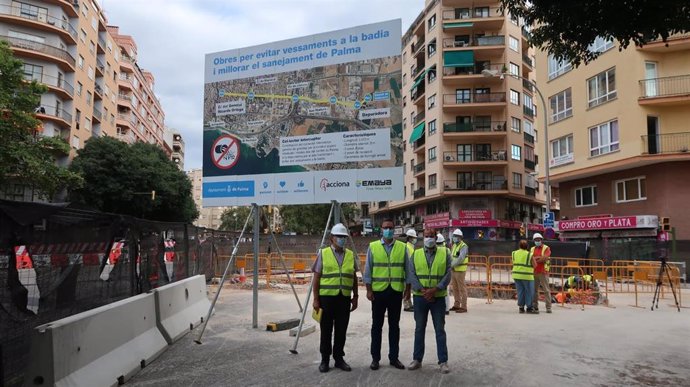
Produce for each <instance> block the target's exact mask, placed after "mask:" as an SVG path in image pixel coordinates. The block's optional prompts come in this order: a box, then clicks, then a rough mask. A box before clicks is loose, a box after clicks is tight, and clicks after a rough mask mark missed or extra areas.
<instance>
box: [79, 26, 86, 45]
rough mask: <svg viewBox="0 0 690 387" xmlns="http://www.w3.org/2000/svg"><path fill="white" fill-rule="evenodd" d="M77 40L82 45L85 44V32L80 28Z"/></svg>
mask: <svg viewBox="0 0 690 387" xmlns="http://www.w3.org/2000/svg"><path fill="white" fill-rule="evenodd" d="M79 40H81V42H82V43H86V31H84V29H83V28H82V29H81V30H80V31H79Z"/></svg>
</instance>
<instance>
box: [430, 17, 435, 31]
mask: <svg viewBox="0 0 690 387" xmlns="http://www.w3.org/2000/svg"><path fill="white" fill-rule="evenodd" d="M434 27H436V15H431V17H430V18H429V31H431V30H433V29H434Z"/></svg>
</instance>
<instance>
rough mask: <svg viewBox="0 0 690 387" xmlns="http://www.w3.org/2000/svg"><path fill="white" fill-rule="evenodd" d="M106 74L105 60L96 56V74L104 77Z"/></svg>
mask: <svg viewBox="0 0 690 387" xmlns="http://www.w3.org/2000/svg"><path fill="white" fill-rule="evenodd" d="M104 74H105V65H104V64H103V61H101V60H100V59H98V58H96V75H97V76H99V77H102V76H103V75H104Z"/></svg>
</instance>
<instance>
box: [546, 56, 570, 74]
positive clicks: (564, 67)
mask: <svg viewBox="0 0 690 387" xmlns="http://www.w3.org/2000/svg"><path fill="white" fill-rule="evenodd" d="M548 64H549V80H551V79H554V78H556V77H558V76H560V75H563V74H565V73H567V72H568V71H570V70H572V69H573V66H571V65H570V62H566V61H561V60H557V59H556V58H554V56H553V55H549V59H548Z"/></svg>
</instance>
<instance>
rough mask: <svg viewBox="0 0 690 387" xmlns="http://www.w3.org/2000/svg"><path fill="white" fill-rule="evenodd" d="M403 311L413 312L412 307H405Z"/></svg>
mask: <svg viewBox="0 0 690 387" xmlns="http://www.w3.org/2000/svg"><path fill="white" fill-rule="evenodd" d="M405 312H414V308H405Z"/></svg>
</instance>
